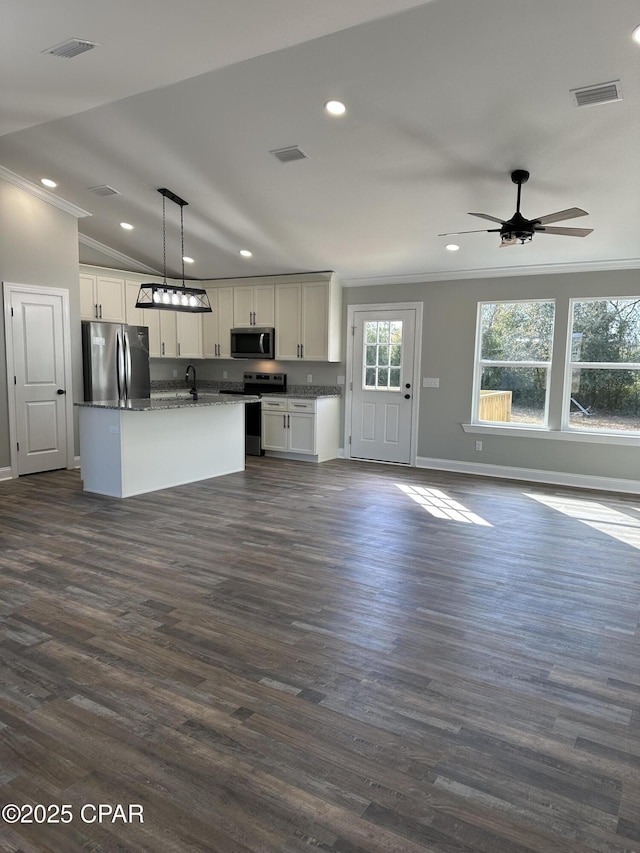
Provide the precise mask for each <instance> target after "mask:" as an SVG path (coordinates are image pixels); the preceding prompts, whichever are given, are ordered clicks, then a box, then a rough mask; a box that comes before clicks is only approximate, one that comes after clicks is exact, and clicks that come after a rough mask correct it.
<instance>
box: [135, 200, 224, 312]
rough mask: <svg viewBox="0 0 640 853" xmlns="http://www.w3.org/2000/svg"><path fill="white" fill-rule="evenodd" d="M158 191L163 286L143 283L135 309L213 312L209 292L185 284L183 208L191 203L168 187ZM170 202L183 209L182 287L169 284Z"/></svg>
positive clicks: (181, 222)
mask: <svg viewBox="0 0 640 853" xmlns="http://www.w3.org/2000/svg"><path fill="white" fill-rule="evenodd" d="M158 192H159V193H160V195H161V196H162V254H163V282H162V284H141V285H140V290H139V292H138V301H137V302H136V308H147V309H148V308H158V309H160V310H164V311H187V312H189V313H190V314H203V313H205V312H209V313H211V303H210V302H209V296H208V294H207V291H206V290H203V289H202V288H199V287H186V286H185V283H184V215H183V208H184V207H185V206H186V205H187V204H188V203H189V202H187V201H185V200H184V199H183V198H180V196H177V195H176V194H175V193H172V192H171V190H168V189H166V187H161V188H160V189H159V190H158ZM167 199H170V200H171V201H173V202H175V204H177V205H179V207H180V239H181V258H182V286H180V285H173V284H168V283H167V216H166V200H167Z"/></svg>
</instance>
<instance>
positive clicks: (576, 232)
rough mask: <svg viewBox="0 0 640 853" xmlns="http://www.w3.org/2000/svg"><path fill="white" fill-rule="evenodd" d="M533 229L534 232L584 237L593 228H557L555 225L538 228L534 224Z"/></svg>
mask: <svg viewBox="0 0 640 853" xmlns="http://www.w3.org/2000/svg"><path fill="white" fill-rule="evenodd" d="M534 230H535V232H536V234H564V236H565V237H586V236H587V234H591V232H592V231H593V228H562V227H561V228H558V227H556V226H552V227H551V228H547V227H546V226H543V227H542V228H540V227H538V226H537V225H536V226H535V229H534Z"/></svg>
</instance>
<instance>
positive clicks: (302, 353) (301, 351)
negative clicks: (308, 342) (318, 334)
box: [300, 344, 304, 358]
mask: <svg viewBox="0 0 640 853" xmlns="http://www.w3.org/2000/svg"><path fill="white" fill-rule="evenodd" d="M300 358H304V344H300Z"/></svg>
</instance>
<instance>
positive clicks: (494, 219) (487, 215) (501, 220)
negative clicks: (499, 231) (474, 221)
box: [469, 213, 506, 225]
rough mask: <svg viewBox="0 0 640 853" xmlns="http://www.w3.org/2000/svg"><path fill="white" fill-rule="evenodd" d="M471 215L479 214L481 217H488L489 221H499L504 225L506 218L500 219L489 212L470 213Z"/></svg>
mask: <svg viewBox="0 0 640 853" xmlns="http://www.w3.org/2000/svg"><path fill="white" fill-rule="evenodd" d="M469 216H479V217H480V219H488V220H489V222H499V223H500V225H504V223H505V222H506V219H498V217H497V216H489V214H488V213H469Z"/></svg>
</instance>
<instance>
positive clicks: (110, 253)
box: [78, 233, 162, 275]
mask: <svg viewBox="0 0 640 853" xmlns="http://www.w3.org/2000/svg"><path fill="white" fill-rule="evenodd" d="M78 242H79V243H82V245H83V246H87V248H89V249H93V250H94V251H96V252H100V254H101V255H106V256H107V257H108V258H113V260H114V261H117V262H118V263H119V264H123V265H124V266H123V267H122V269H124V270H129V271H131V272H143V273H148V274H149V275H162V272H160V270H156V269H154V268H153V267H149V266H147V264H143V263H142V262H141V261H136V259H135V258H130V257H129V255H125V254H123V253H122V252H118V250H117V249H112V248H111V246H107V245H105V244H104V243H100V242H99V241H98V240H94V239H93V237H87V235H86V234H80V233H78ZM87 266H96V264H87Z"/></svg>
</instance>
